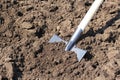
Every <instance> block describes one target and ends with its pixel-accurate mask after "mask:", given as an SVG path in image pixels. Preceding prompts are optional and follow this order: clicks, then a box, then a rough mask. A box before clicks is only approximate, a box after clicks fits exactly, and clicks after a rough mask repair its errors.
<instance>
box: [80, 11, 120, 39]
mask: <svg viewBox="0 0 120 80" xmlns="http://www.w3.org/2000/svg"><path fill="white" fill-rule="evenodd" d="M117 13H118V14H117V15H116V16H115V17H114V18H112V19H110V20H109V21H107V22H106V25H105V26H103V27H102V28H100V29H98V30H97V31H95V32H94V30H93V29H92V28H90V29H89V31H87V33H85V34H82V36H81V38H80V39H79V40H78V41H80V40H82V39H84V38H86V37H90V36H96V34H99V33H100V34H103V33H104V31H105V30H106V29H107V28H108V27H110V26H112V24H114V23H115V22H116V21H117V20H119V19H120V10H117ZM111 14H112V13H111Z"/></svg>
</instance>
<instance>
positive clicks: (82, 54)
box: [49, 35, 87, 61]
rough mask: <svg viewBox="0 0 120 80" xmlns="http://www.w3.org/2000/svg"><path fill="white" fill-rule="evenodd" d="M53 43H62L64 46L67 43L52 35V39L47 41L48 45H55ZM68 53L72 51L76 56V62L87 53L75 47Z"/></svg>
mask: <svg viewBox="0 0 120 80" xmlns="http://www.w3.org/2000/svg"><path fill="white" fill-rule="evenodd" d="M55 42H64V43H65V44H66V45H67V43H68V42H67V41H65V40H63V39H61V38H60V37H59V36H57V35H53V36H52V38H51V39H50V40H49V43H55ZM70 51H73V52H75V53H76V54H77V59H78V61H80V60H81V59H82V58H83V57H84V55H85V54H86V52H87V51H86V50H82V49H80V48H78V47H76V46H75V45H74V47H73V48H72V49H71V50H70Z"/></svg>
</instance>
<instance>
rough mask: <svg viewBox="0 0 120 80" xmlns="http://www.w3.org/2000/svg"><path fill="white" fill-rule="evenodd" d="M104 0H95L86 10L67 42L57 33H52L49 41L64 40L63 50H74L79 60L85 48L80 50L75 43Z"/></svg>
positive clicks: (84, 52)
mask: <svg viewBox="0 0 120 80" xmlns="http://www.w3.org/2000/svg"><path fill="white" fill-rule="evenodd" d="M103 1H104V0H95V1H94V3H93V4H92V6H91V7H90V9H89V10H88V12H87V13H86V15H85V17H84V18H83V20H82V21H81V23H80V24H79V25H78V28H77V29H76V31H75V32H74V34H73V35H72V37H71V39H70V41H69V42H67V41H65V40H63V39H61V38H60V37H59V36H57V35H53V37H52V38H51V39H50V40H49V43H54V42H64V43H65V44H66V48H65V51H74V52H75V53H76V54H77V59H78V61H80V60H81V59H82V58H83V56H84V55H85V54H86V52H87V51H86V50H82V49H80V48H78V47H76V43H77V41H78V40H79V38H80V36H81V33H82V32H83V31H84V29H85V27H86V26H87V25H88V23H89V22H90V20H91V19H92V17H93V16H94V14H95V13H96V11H97V10H98V9H99V7H100V5H101V4H102V2H103Z"/></svg>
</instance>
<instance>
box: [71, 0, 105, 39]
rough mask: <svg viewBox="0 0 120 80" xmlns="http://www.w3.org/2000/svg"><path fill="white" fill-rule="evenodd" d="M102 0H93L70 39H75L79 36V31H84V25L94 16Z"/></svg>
mask: <svg viewBox="0 0 120 80" xmlns="http://www.w3.org/2000/svg"><path fill="white" fill-rule="evenodd" d="M103 1H104V0H95V1H94V3H93V4H92V6H91V7H90V9H89V10H88V12H87V13H86V15H85V17H84V18H83V20H82V21H81V23H80V24H79V25H78V28H77V30H76V31H75V33H74V34H73V36H72V38H71V41H76V40H77V39H78V38H79V37H80V33H81V32H83V31H84V29H85V27H86V26H87V25H88V23H89V22H90V20H91V19H92V17H93V16H94V14H95V12H96V11H97V10H98V9H99V6H100V5H101V4H102V2H103Z"/></svg>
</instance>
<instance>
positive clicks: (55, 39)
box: [49, 34, 67, 44]
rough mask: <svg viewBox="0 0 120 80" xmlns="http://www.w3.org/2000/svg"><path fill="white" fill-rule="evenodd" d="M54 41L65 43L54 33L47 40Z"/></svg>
mask: <svg viewBox="0 0 120 80" xmlns="http://www.w3.org/2000/svg"><path fill="white" fill-rule="evenodd" d="M55 42H64V43H65V44H67V41H65V40H63V39H61V38H60V37H59V36H58V35H56V34H54V35H53V36H52V38H51V39H50V40H49V43H55Z"/></svg>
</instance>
